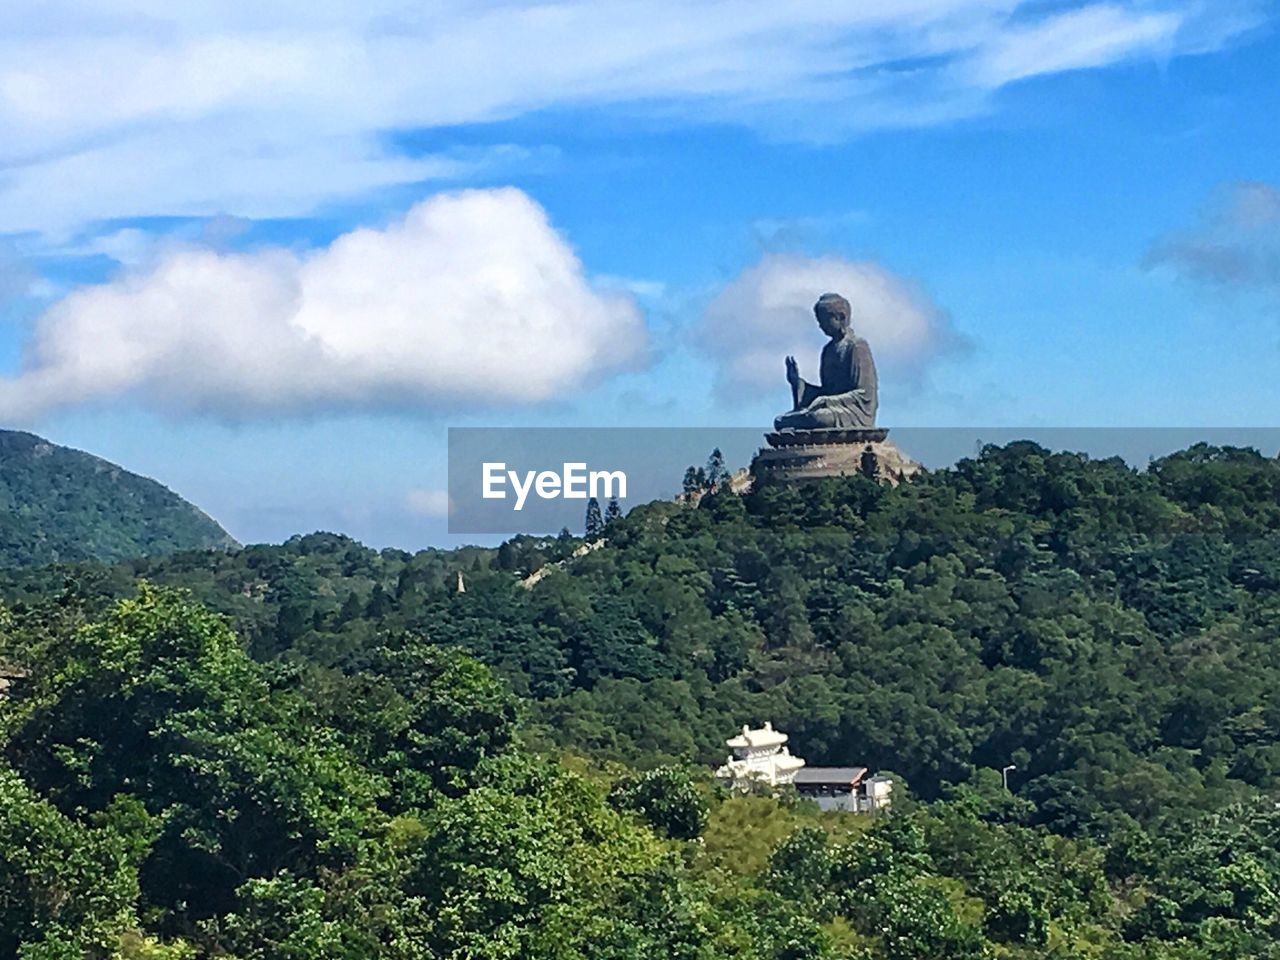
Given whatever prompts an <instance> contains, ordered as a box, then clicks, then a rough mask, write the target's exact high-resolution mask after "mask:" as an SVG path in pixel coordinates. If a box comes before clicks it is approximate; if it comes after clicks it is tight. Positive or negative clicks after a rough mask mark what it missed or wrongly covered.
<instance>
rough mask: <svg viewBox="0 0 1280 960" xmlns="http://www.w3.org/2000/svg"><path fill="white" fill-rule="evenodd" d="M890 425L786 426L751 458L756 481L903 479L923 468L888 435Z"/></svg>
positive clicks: (766, 435)
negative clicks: (853, 477) (857, 427)
mask: <svg viewBox="0 0 1280 960" xmlns="http://www.w3.org/2000/svg"><path fill="white" fill-rule="evenodd" d="M888 436H889V431H888V430H887V429H884V428H879V429H870V430H780V431H778V432H776V433H767V434H765V442H766V443H768V444H769V445H768V446H767V447H763V448H761V450H760V452H759V453H757V454H756V456H755V459H754V460H752V461H751V477H752V479H753V480H754V481H755V482H756V483H761V482H770V481H775V480H817V479H821V478H823V477H843V476H850V475H852V474H862V475H863V476H867V477H874V478H875V479H877V480H880V481H882V482H885V483H893V484H896V483H901V482H902V481H903V480H905V479H907V478H908V477H910V476H912V475H914V474H916V473H918V472H919V471H920V470H921V469H922V468H921V466H920V464H918V463H916V462H915V461H914V460H912V459H911V458H910V457H908V456H906V455H905V454H904V453H903V452H902V451H901V450H899V449H898V448H897V447H896V446H895V445H894V444H892V443H890V442H889V440H888Z"/></svg>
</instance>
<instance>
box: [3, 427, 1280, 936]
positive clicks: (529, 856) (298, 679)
mask: <svg viewBox="0 0 1280 960" xmlns="http://www.w3.org/2000/svg"><path fill="white" fill-rule="evenodd" d="M703 473H704V477H703V479H701V480H699V478H698V476H697V474H698V471H697V470H694V471H693V478H692V482H693V483H694V484H695V485H696V486H697V491H696V493H697V497H691V498H690V499H689V500H688V501H686V502H682V503H655V504H649V505H645V506H640V507H636V508H634V509H632V510H631V511H630V512H629V513H628V514H627V515H626V516H625V517H623V516H620V515H613V516H610V517H609V519H608V524H607V529H606V530H605V538H606V540H607V543H606V545H605V546H604V547H602V548H601V549H598V550H595V551H593V552H590V553H587V554H585V555H583V556H581V557H577V558H573V556H572V555H573V553H574V551H575V550H576V549H577V547H578V546H579V545H580V543H581V541H578V540H575V539H574V538H572V537H569V536H567V535H566V536H563V537H561V538H556V539H549V538H517V539H516V540H513V541H511V542H510V543H508V544H505V545H503V547H502V548H500V549H498V550H487V549H480V548H465V549H462V550H459V551H423V552H421V553H418V554H414V555H410V554H407V553H404V552H402V551H394V550H387V551H381V552H377V551H372V550H368V549H366V548H364V547H362V546H360V545H359V544H356V543H354V542H353V541H351V540H348V539H346V538H343V537H337V536H333V535H329V534H315V535H311V536H308V537H298V538H294V539H293V540H291V541H289V542H288V543H286V544H283V545H281V546H278V547H251V548H246V549H244V550H238V551H232V552H225V553H224V552H189V553H183V554H177V555H174V556H171V557H166V558H150V559H135V560H130V561H127V562H125V563H123V564H119V565H115V566H104V565H100V564H90V563H84V564H75V565H70V566H62V567H58V568H53V569H47V570H42V571H18V572H12V573H10V574H9V575H8V576H7V577H6V578H5V580H4V582H3V584H0V590H2V592H3V595H4V596H6V597H7V598H8V602H9V604H10V606H9V610H8V611H7V612H0V666H3V668H4V670H3V676H4V678H5V683H6V684H7V685H6V686H5V687H4V689H3V696H0V756H2V758H3V762H4V766H3V767H0V842H3V843H4V850H3V854H2V855H0V956H18V957H23V958H50V960H52V958H55V957H56V958H62V957H67V958H70V957H79V956H100V957H107V956H115V957H120V958H135V960H144V958H145V960H194V958H204V957H221V956H227V957H237V958H241V960H247V958H255V957H261V958H274V957H296V958H300V960H302V958H306V960H311V958H320V957H325V958H329V957H351V958H355V957H368V956H378V957H388V958H392V960H399V958H403V960H410V958H412V960H420V958H427V957H432V958H437V957H456V958H459V960H461V958H464V957H466V958H480V957H485V958H489V957H491V958H515V957H535V958H542V957H545V958H556V960H560V958H581V957H592V958H596V957H607V958H619V960H621V958H639V957H649V956H663V957H688V958H702V957H706V958H711V957H715V958H720V957H738V958H766V957H768V958H783V957H796V958H799V957H832V958H834V957H842V958H870V957H889V958H899V960H908V958H921V960H924V958H938V957H954V958H977V957H984V958H1004V957H1007V958H1015V960H1016V958H1033V957H1034V958H1039V957H1063V958H1067V957H1072V958H1074V957H1081V958H1084V957H1090V958H1099V960H1175V958H1176V960H1227V958H1237V957H1259V958H1269V960H1275V958H1277V957H1278V956H1280V954H1278V951H1277V947H1276V946H1275V944H1276V943H1277V942H1280V902H1278V900H1277V894H1276V891H1278V890H1280V861H1278V859H1277V850H1280V820H1278V819H1277V812H1276V811H1277V808H1276V800H1277V789H1278V788H1280V780H1278V778H1280V701H1278V700H1277V694H1276V691H1278V690H1280V661H1277V659H1276V656H1275V637H1276V631H1277V629H1278V628H1280V509H1278V508H1277V507H1276V504H1277V502H1280V465H1277V463H1276V462H1275V461H1273V460H1268V459H1266V458H1263V457H1261V456H1259V455H1257V454H1256V453H1253V452H1251V451H1242V450H1233V449H1218V448H1209V447H1197V448H1193V449H1191V450H1189V451H1186V452H1184V453H1182V454H1179V455H1176V456H1173V457H1169V458H1166V459H1164V460H1161V461H1157V462H1156V463H1154V464H1152V465H1151V467H1150V468H1149V469H1147V470H1143V471H1135V470H1131V469H1129V468H1128V467H1126V466H1125V465H1124V464H1122V463H1120V462H1118V461H1091V460H1089V459H1088V458H1086V457H1083V456H1079V455H1074V454H1061V453H1052V452H1050V451H1047V450H1043V449H1042V448H1039V447H1037V446H1035V445H1033V444H1014V445H1011V446H1009V447H1005V448H988V449H986V450H984V451H983V452H982V453H981V455H980V456H978V457H976V458H974V459H972V460H967V461H963V462H962V463H960V464H959V465H958V466H957V467H956V468H955V469H953V470H948V471H940V472H937V473H933V474H928V475H925V476H923V477H922V478H920V479H919V480H917V481H914V482H910V483H906V484H902V485H900V486H898V487H894V488H889V487H884V486H880V485H878V484H875V483H873V482H871V481H869V480H868V479H866V478H862V477H852V478H847V479H842V480H835V481H824V482H821V483H815V484H812V485H805V486H794V485H788V486H764V487H762V488H760V489H757V490H755V491H753V492H752V493H751V494H749V495H748V496H745V497H740V496H736V495H733V494H731V493H729V492H728V491H726V490H724V489H722V488H723V486H724V485H723V483H721V484H720V487H721V489H714V488H712V489H707V488H706V478H705V474H706V473H707V471H705V470H704V471H703ZM714 486H715V485H712V487H714ZM695 499H696V504H695V502H694V500H695ZM561 561H563V562H561ZM547 563H557V564H558V566H557V568H556V569H555V570H554V571H552V572H551V573H550V574H549V575H547V576H545V577H542V578H541V579H540V580H539V581H538V582H537V583H536V584H533V583H526V582H524V580H525V578H526V577H527V576H528V574H530V573H531V572H533V571H534V570H537V569H540V568H541V567H543V566H544V565H546V564H547ZM459 572H461V573H463V575H464V577H465V581H466V592H465V593H459V592H457V590H456V582H457V575H458V573H459ZM140 579H148V580H151V581H153V582H154V583H156V584H157V585H158V586H143V587H142V588H141V589H139V588H138V586H137V584H138V581H139V580H140ZM174 586H180V587H185V588H186V589H187V590H188V591H189V592H181V591H175V590H173V589H171V588H172V587H174ZM763 719H771V720H773V721H774V723H775V724H776V725H777V726H779V727H780V728H782V729H784V730H786V731H787V732H788V733H789V734H790V735H791V745H792V747H793V749H794V750H795V752H796V753H798V754H800V755H802V756H804V757H806V758H807V759H808V760H809V762H810V763H824V762H825V763H835V764H842V765H843V764H851V763H858V764H865V765H867V766H870V767H873V768H875V769H879V770H894V771H899V772H900V774H901V778H900V779H899V785H900V786H902V785H903V784H905V783H908V782H909V783H910V784H911V794H912V795H914V796H916V797H918V798H920V801H921V802H916V801H908V795H907V791H906V790H905V788H903V789H899V790H897V791H895V808H894V812H893V813H891V814H890V815H888V816H886V817H882V818H879V819H875V820H872V819H870V818H867V817H862V816H854V815H848V814H838V813H826V814H824V813H820V812H818V811H817V810H815V809H814V808H813V807H812V805H810V804H808V803H806V802H803V801H798V800H795V799H794V798H791V799H787V798H783V799H774V798H772V797H768V796H732V797H725V796H722V795H713V794H712V792H711V791H709V790H706V789H704V788H703V787H702V786H701V785H700V784H699V783H698V780H697V778H696V777H694V776H692V775H690V774H689V773H688V772H687V771H688V770H689V769H690V768H689V764H690V763H691V762H697V763H701V764H714V763H717V762H723V758H724V757H723V754H724V738H725V736H726V735H728V733H730V732H731V731H733V730H735V729H737V728H738V727H739V726H740V725H741V724H742V723H743V722H758V721H760V720H763ZM566 748H569V749H572V750H573V751H574V752H575V754H577V755H578V756H580V757H583V758H585V759H583V760H581V761H580V762H579V763H578V767H579V769H578V770H577V772H570V771H569V770H567V769H566V768H565V767H564V766H562V765H561V764H559V763H557V762H555V760H554V759H548V758H549V757H550V758H554V756H555V755H556V754H558V753H559V752H560V751H562V750H564V749H566ZM617 761H621V762H623V763H624V764H627V766H626V767H625V768H623V770H622V771H621V772H619V771H618V768H617V767H615V766H612V765H610V764H611V763H613V762H617ZM606 762H607V763H606ZM1011 763H1012V764H1016V769H1015V770H1013V771H1011V776H1010V782H1009V790H1006V789H1005V788H1004V785H1003V784H1002V782H1001V779H1000V775H999V770H1000V768H1001V767H1003V766H1005V765H1007V764H1011ZM597 765H601V766H603V767H604V769H607V770H608V771H609V772H608V773H602V772H600V770H599V769H597ZM896 779H898V778H896Z"/></svg>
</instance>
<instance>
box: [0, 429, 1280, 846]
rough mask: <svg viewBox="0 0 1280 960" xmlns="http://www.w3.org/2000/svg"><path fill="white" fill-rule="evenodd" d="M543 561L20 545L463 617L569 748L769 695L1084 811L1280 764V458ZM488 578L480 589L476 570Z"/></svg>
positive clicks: (881, 756)
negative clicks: (528, 582)
mask: <svg viewBox="0 0 1280 960" xmlns="http://www.w3.org/2000/svg"><path fill="white" fill-rule="evenodd" d="M608 541H609V542H608V544H607V546H606V547H604V548H603V549H600V550H597V551H594V552H592V553H591V554H589V555H587V556H584V557H581V558H579V559H577V560H574V561H572V562H569V563H566V564H564V565H563V566H562V567H560V568H557V569H556V570H555V571H553V572H552V573H551V574H550V575H549V576H546V577H545V578H543V579H542V580H540V581H539V582H538V583H537V584H536V586H534V587H533V588H532V589H525V588H524V587H523V586H521V584H520V580H521V576H522V575H524V574H527V573H528V572H529V570H530V569H532V568H534V567H536V566H537V565H539V564H541V563H544V562H546V561H547V560H548V559H555V558H557V557H561V556H564V555H566V554H567V553H569V552H570V551H571V549H572V547H573V543H572V542H564V541H557V540H537V539H533V538H519V539H517V540H514V541H512V542H511V543H508V544H506V545H504V546H503V547H502V548H500V549H499V550H497V551H496V552H495V551H487V550H479V549H471V550H465V551H457V552H441V551H424V552H422V553H419V554H416V555H410V554H407V553H403V552H400V551H394V550H387V551H382V552H381V553H379V552H375V551H372V550H369V549H367V548H364V547H362V546H360V545H359V544H357V543H354V542H353V541H350V540H348V539H345V538H342V537H337V536H333V535H314V536H310V537H301V538H296V539H295V540H292V541H290V542H289V543H286V544H284V545H283V546H280V547H252V548H248V549H245V550H242V551H237V552H232V553H227V554H204V553H188V554H182V555H178V556H175V557H171V558H160V559H147V560H137V561H131V562H129V563H127V564H123V565H120V566H116V567H113V568H108V567H102V566H94V565H90V566H87V567H82V568H79V569H71V570H64V571H62V572H60V573H51V572H49V571H32V572H30V573H20V574H14V575H12V576H11V577H10V579H9V582H8V584H7V585H5V586H4V587H3V594H4V595H5V596H7V597H8V598H9V599H10V600H11V601H15V602H24V601H25V602H26V603H29V604H30V603H38V602H40V600H41V598H45V599H48V598H50V597H51V596H52V595H53V594H56V593H57V592H58V591H60V590H62V589H64V588H63V587H62V581H63V579H64V578H65V576H66V575H67V574H68V573H70V574H71V575H72V582H73V589H72V592H73V593H74V594H76V595H77V596H78V597H79V598H81V601H80V602H84V603H87V604H89V605H90V606H91V607H92V606H93V605H94V604H97V605H98V606H99V607H101V605H102V604H103V603H105V601H106V600H107V599H110V598H116V597H123V596H128V595H130V594H131V593H132V591H133V590H134V589H135V583H136V581H137V580H138V579H139V578H145V579H149V580H152V581H155V582H157V583H161V584H171V585H180V586H188V587H191V588H192V589H194V591H195V593H196V596H197V597H198V598H199V599H200V600H201V601H202V602H204V603H206V604H208V605H210V606H211V607H213V608H214V609H217V610H221V611H223V612H225V613H227V614H229V615H230V616H231V617H232V619H233V622H234V623H235V625H236V627H237V630H238V632H239V633H240V635H241V636H242V637H243V638H244V640H245V642H246V643H247V644H248V647H249V649H250V651H251V652H252V653H253V655H254V656H255V657H257V658H259V659H262V660H271V659H274V658H278V657H279V658H284V659H286V660H292V661H294V662H298V663H302V664H315V665H321V666H341V665H343V664H346V663H349V662H351V661H352V660H353V658H358V657H360V656H362V655H364V653H365V652H366V651H367V650H368V649H370V648H371V647H372V646H376V645H377V644H378V643H381V642H383V641H384V639H385V638H386V637H389V636H397V635H405V634H412V635H415V636H421V637H425V638H427V639H428V640H429V641H430V642H434V643H439V644H451V645H457V646H460V647H462V648H463V649H465V650H467V651H469V652H471V653H472V654H473V655H475V656H477V657H478V658H479V659H481V660H482V661H484V662H486V663H488V664H490V665H492V666H493V667H494V668H495V669H496V670H497V671H498V673H499V674H500V675H501V676H503V677H504V678H505V679H506V680H507V681H508V682H510V683H511V684H512V686H513V687H514V688H515V690H516V691H517V692H518V693H519V694H520V695H521V696H523V697H526V698H528V699H529V700H530V701H531V703H532V707H533V708H532V714H531V723H530V730H529V733H528V736H529V737H531V738H533V739H535V740H536V741H537V742H538V743H540V744H541V745H543V746H545V747H548V748H557V749H558V748H567V749H572V750H576V751H581V752H585V753H588V754H591V755H593V756H597V757H600V758H604V759H613V760H621V761H625V762H632V763H641V764H652V763H660V762H671V761H685V760H696V761H697V762H699V763H704V764H710V763H714V762H717V761H719V760H721V759H722V758H723V753H724V746H723V741H724V739H725V737H726V736H728V735H729V734H730V733H731V732H732V731H733V730H735V729H737V727H738V726H740V725H741V724H742V723H744V722H759V721H761V720H764V719H771V720H773V722H774V723H775V724H777V725H778V726H779V727H781V728H782V729H784V730H787V731H788V732H789V733H791V735H792V745H793V747H794V749H795V750H796V752H798V753H800V754H801V755H802V756H804V757H806V758H808V759H809V760H810V762H815V763H831V764H848V763H857V764H865V765H867V766H870V767H872V768H877V769H886V770H891V771H893V772H895V773H897V774H899V775H901V776H902V777H904V778H905V779H906V781H907V782H908V783H909V784H910V786H911V788H912V790H914V791H915V792H916V793H917V794H919V795H920V796H923V797H938V796H941V795H944V794H945V793H946V791H948V790H951V789H953V786H954V785H956V784H963V783H966V782H969V781H972V780H973V778H974V777H975V776H977V775H978V774H979V773H980V772H981V771H983V770H992V769H999V768H1000V767H1003V766H1005V765H1006V764H1010V763H1013V764H1016V765H1017V768H1018V769H1017V770H1016V771H1015V772H1014V773H1013V774H1012V779H1011V785H1012V786H1013V787H1014V789H1015V791H1016V794H1017V796H1018V797H1019V798H1020V800H1023V801H1026V803H1027V804H1028V807H1027V810H1026V813H1025V816H1026V818H1027V819H1028V821H1029V822H1035V823H1040V824H1045V825H1048V826H1050V827H1052V828H1053V829H1054V830H1056V831H1059V832H1061V833H1064V834H1069V835H1081V834H1085V833H1101V832H1105V831H1106V830H1109V829H1113V828H1118V827H1119V826H1122V825H1124V824H1126V823H1129V822H1131V821H1137V822H1141V823H1147V824H1150V823H1157V822H1161V821H1165V820H1170V819H1174V820H1176V819H1178V818H1182V817H1187V816H1192V815H1194V814H1196V813H1198V812H1201V811H1206V810H1214V809H1219V808H1221V807H1222V806H1224V805H1226V804H1228V803H1231V802H1234V801H1236V800H1241V799H1245V798H1247V797H1250V796H1252V795H1255V794H1257V793H1259V792H1266V791H1271V790H1274V789H1275V788H1276V787H1277V786H1278V785H1280V780H1278V779H1277V778H1280V699H1277V698H1278V696H1280V693H1278V691H1280V644H1278V643H1277V636H1276V635H1277V630H1278V629H1280V464H1277V462H1276V461H1274V460H1270V459H1268V458H1265V457H1262V456H1260V455H1258V454H1257V453H1255V452H1252V451H1247V450H1235V449H1218V448H1210V447H1198V448H1194V449H1191V450H1188V451H1185V452H1183V453H1180V454H1177V455H1175V456H1171V457H1168V458H1166V459H1163V460H1160V461H1157V462H1155V463H1153V464H1151V465H1150V466H1149V468H1147V469H1143V470H1134V469H1131V468H1130V467H1128V466H1126V465H1125V464H1124V463H1122V462H1120V461H1118V460H1105V461H1093V460H1090V459H1088V458H1086V457H1084V456H1080V455H1076V454H1070V453H1051V452H1049V451H1047V450H1044V449H1041V448H1040V447H1038V446H1035V445H1034V444H1027V443H1024V444H1014V445H1011V446H1008V447H1005V448H988V449H987V450H986V451H984V452H983V454H982V455H981V456H980V457H978V458H975V459H972V460H966V461H962V462H961V463H960V464H959V465H957V466H956V467H955V468H954V469H951V470H945V471H938V472H935V473H932V474H929V475H927V476H924V477H922V478H920V479H919V480H917V481H914V482H911V483H906V484H903V485H901V486H898V487H896V488H895V487H887V486H880V485H877V484H875V483H873V482H871V481H868V480H865V479H863V478H858V477H854V478H847V479H842V480H831V481H824V482H821V483H814V484H809V485H803V486H782V487H769V488H765V489H761V490H757V491H755V492H753V493H752V494H750V495H749V496H747V497H739V496H736V495H733V494H729V493H717V494H713V495H710V496H707V497H704V498H703V499H702V501H701V503H700V504H699V505H698V506H696V507H693V506H689V505H686V504H675V503H654V504H649V505H647V506H644V507H640V508H637V509H635V510H633V511H631V513H630V514H629V515H628V516H627V517H626V518H624V519H621V520H615V521H614V522H613V523H612V524H611V525H610V527H609V530H608ZM459 570H461V571H462V572H463V575H464V580H465V585H466V592H465V593H458V592H456V581H457V573H458V571H459Z"/></svg>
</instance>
